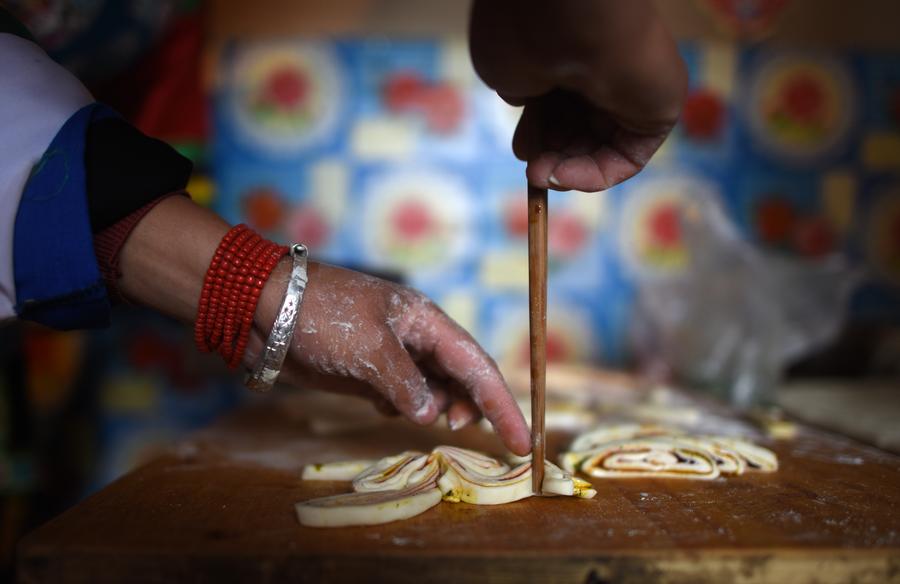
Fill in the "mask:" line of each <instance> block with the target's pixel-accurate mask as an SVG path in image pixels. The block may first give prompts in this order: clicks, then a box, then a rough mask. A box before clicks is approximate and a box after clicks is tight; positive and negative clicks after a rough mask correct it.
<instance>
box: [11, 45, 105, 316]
mask: <svg viewBox="0 0 900 584" xmlns="http://www.w3.org/2000/svg"><path fill="white" fill-rule="evenodd" d="M93 101H94V98H93V97H91V94H90V93H89V92H88V90H87V89H85V87H84V86H83V85H82V84H81V82H80V81H78V79H76V78H75V77H74V76H73V75H72V74H71V73H69V72H68V71H66V70H65V69H64V68H62V67H61V66H60V65H59V64H57V63H56V62H54V61H53V60H52V59H50V57H48V56H47V54H46V53H45V52H44V51H43V49H41V48H40V47H38V46H37V45H36V44H34V43H33V42H31V41H28V40H26V39H23V38H20V37H18V36H15V35H12V34H8V33H0V320H5V319H7V318H9V317H12V316H15V311H14V308H13V307H14V306H15V302H16V290H15V280H14V274H13V249H12V247H13V229H14V225H15V221H16V210H17V209H18V207H19V199H20V198H21V196H22V190H23V189H24V187H25V183H26V181H27V180H28V176H29V174H30V173H31V169H32V167H34V165H35V164H36V163H37V162H38V161H39V160H40V158H41V156H42V155H43V154H44V151H45V150H46V149H47V147H48V146H49V145H50V142H52V141H53V138H54V136H56V133H57V131H58V130H59V129H60V128H61V127H62V126H63V124H65V122H66V120H68V119H69V117H71V116H72V114H74V113H75V112H77V111H78V110H79V109H81V108H82V107H84V106H86V105H88V104H90V103H92V102H93Z"/></svg>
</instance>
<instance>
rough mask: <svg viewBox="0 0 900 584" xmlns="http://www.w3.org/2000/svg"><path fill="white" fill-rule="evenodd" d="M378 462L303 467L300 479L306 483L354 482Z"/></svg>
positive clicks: (361, 461)
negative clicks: (360, 474)
mask: <svg viewBox="0 0 900 584" xmlns="http://www.w3.org/2000/svg"><path fill="white" fill-rule="evenodd" d="M376 462H378V461H377V460H346V461H343V462H326V463H321V464H307V465H306V466H304V467H303V472H302V473H301V474H300V478H301V479H303V480H304V481H352V480H353V479H354V478H356V476H357V475H359V473H361V472H362V471H364V470H366V469H367V468H369V467H370V466H372V465H373V464H375V463H376Z"/></svg>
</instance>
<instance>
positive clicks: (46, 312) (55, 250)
mask: <svg viewBox="0 0 900 584" xmlns="http://www.w3.org/2000/svg"><path fill="white" fill-rule="evenodd" d="M114 116H117V114H116V113H115V112H114V111H113V110H111V109H109V108H108V107H106V106H103V105H101V104H99V103H93V104H91V105H88V106H85V107H83V108H81V109H80V110H78V111H77V112H75V114H73V115H72V117H70V118H69V119H68V120H67V121H66V123H65V124H64V125H63V127H62V128H60V130H59V132H58V133H57V134H56V137H55V138H54V139H53V142H51V143H50V146H49V147H48V148H47V150H46V151H45V152H44V155H43V156H42V157H41V160H40V161H39V162H38V163H37V165H35V167H34V169H33V170H32V173H31V176H30V177H29V179H28V182H27V183H26V185H25V190H24V192H23V193H22V200H21V202H20V203H19V209H18V212H17V214H16V223H15V233H13V272H14V277H15V282H16V307H15V308H16V312H17V313H18V315H19V317H20V318H22V319H25V320H32V321H35V322H38V323H41V324H43V325H46V326H49V327H52V328H55V329H63V330H68V329H76V328H100V327H104V326H108V325H109V311H110V303H109V299H108V297H107V294H106V287H105V286H104V283H103V279H102V277H101V275H100V270H99V268H98V266H97V258H96V256H95V254H94V242H93V236H92V232H91V222H90V218H89V215H88V202H87V193H86V190H87V189H86V174H85V157H84V154H85V142H86V137H87V129H88V126H89V125H90V124H91V122H93V121H95V120H99V119H103V118H107V117H114Z"/></svg>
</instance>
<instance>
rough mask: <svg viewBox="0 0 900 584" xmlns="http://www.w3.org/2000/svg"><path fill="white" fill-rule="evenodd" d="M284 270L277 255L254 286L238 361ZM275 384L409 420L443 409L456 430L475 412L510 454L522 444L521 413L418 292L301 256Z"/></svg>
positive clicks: (469, 341) (251, 352) (276, 303)
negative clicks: (255, 297)
mask: <svg viewBox="0 0 900 584" xmlns="http://www.w3.org/2000/svg"><path fill="white" fill-rule="evenodd" d="M288 275H289V264H288V262H287V261H285V262H282V264H281V265H280V266H279V268H278V269H277V271H276V273H275V274H273V276H272V278H271V279H270V280H269V282H270V284H269V285H267V286H266V288H265V289H264V291H263V296H262V298H261V300H260V302H261V306H260V309H259V310H258V311H257V316H258V322H259V325H260V326H258V327H257V332H256V334H254V337H255V338H252V339H251V342H250V344H249V345H248V349H247V354H246V357H245V362H246V363H247V364H248V365H251V364H254V363H256V360H257V358H258V354H259V352H260V350H261V348H262V346H263V339H264V336H263V332H265V334H266V335H267V334H268V330H269V328H270V327H271V323H272V322H273V321H274V318H275V313H276V312H277V310H278V309H279V307H280V304H281V295H282V293H283V290H284V286H285V285H286V282H287V279H288ZM279 380H280V381H281V382H286V383H288V384H291V385H296V386H302V387H312V388H322V389H328V390H330V391H337V392H341V393H350V394H356V395H361V396H364V397H367V398H369V399H371V400H372V401H373V402H375V404H376V406H377V407H378V408H379V410H381V411H382V412H385V413H396V412H397V411H399V412H400V413H402V414H403V415H404V416H406V417H407V418H409V419H410V420H412V421H414V422H416V423H419V424H430V423H432V422H434V421H435V419H436V418H437V417H438V415H440V413H441V412H446V413H447V419H448V422H449V423H450V426H451V428H460V427H462V426H464V425H467V424H469V423H471V422H473V421H475V420H477V419H478V418H479V417H480V416H481V415H482V414H483V415H484V416H486V417H487V419H488V420H490V421H491V423H492V424H493V425H494V428H495V429H496V430H497V432H498V433H499V435H500V437H501V438H502V439H503V441H504V443H505V444H506V446H507V447H508V448H509V449H510V450H512V451H513V452H515V453H517V454H526V453H528V452H529V451H530V449H531V448H530V437H529V431H528V427H527V425H526V424H525V420H524V418H523V417H522V413H521V412H520V411H519V408H518V406H517V405H516V402H515V400H514V399H513V398H512V396H511V395H510V393H509V390H508V389H507V386H506V383H505V382H504V380H503V377H502V376H501V374H500V372H499V371H498V370H497V366H496V364H495V363H494V361H493V360H492V359H491V358H490V357H489V356H488V355H487V354H486V353H485V352H484V351H483V350H482V349H481V347H479V346H478V344H477V343H476V342H475V340H474V339H473V338H472V337H471V336H470V335H469V334H468V333H467V332H466V331H465V330H463V329H462V328H461V327H460V326H459V325H458V324H456V323H455V322H454V321H453V320H452V319H450V318H449V317H448V316H447V315H446V314H444V312H443V311H441V309H440V308H438V307H437V306H436V305H435V304H434V303H432V302H431V301H430V300H429V299H428V298H426V297H425V296H423V295H422V294H421V293H419V292H417V291H415V290H412V289H410V288H406V287H403V286H398V285H395V284H392V283H390V282H386V281H384V280H380V279H378V278H373V277H371V276H366V275H364V274H360V273H357V272H352V271H349V270H344V269H341V268H336V267H334V266H329V265H327V264H320V263H317V262H310V266H309V285H308V287H307V289H306V292H305V293H304V297H303V303H302V304H301V307H300V315H299V318H298V322H297V326H296V329H295V331H294V344H293V346H292V347H291V350H290V353H289V354H288V359H287V362H286V363H285V366H284V367H283V369H282V374H281V376H280V377H279Z"/></svg>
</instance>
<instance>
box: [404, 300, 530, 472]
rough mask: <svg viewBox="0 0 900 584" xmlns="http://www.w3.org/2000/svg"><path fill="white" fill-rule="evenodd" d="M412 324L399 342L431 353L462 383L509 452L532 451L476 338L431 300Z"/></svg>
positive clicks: (494, 366)
mask: <svg viewBox="0 0 900 584" xmlns="http://www.w3.org/2000/svg"><path fill="white" fill-rule="evenodd" d="M418 310H421V311H422V312H421V313H420V314H417V315H414V318H415V324H413V326H411V327H410V329H409V330H408V331H407V334H406V335H405V337H406V338H402V337H401V339H400V340H401V341H402V342H403V343H404V344H406V345H408V346H410V347H412V348H413V349H415V350H416V351H417V352H419V353H420V354H421V355H423V356H430V357H431V358H432V359H433V361H434V363H436V364H437V365H438V366H439V367H440V368H441V369H442V370H443V372H444V373H445V374H446V375H447V376H448V377H450V378H452V379H454V380H456V381H457V382H458V383H459V384H461V385H462V386H463V387H464V388H465V389H466V391H467V392H468V394H469V395H470V396H471V397H472V401H473V402H475V405H477V406H478V409H480V410H481V412H482V413H483V414H484V417H485V418H487V419H488V420H489V421H490V422H491V424H492V425H493V426H494V430H495V431H496V432H497V434H499V435H500V438H501V439H502V440H503V443H504V444H506V447H507V448H509V449H510V450H511V451H512V452H514V453H516V454H519V455H525V454H528V453H529V452H530V451H531V436H530V432H529V429H528V425H527V424H526V423H525V418H524V417H523V416H522V412H521V411H520V410H519V406H518V404H516V400H515V399H514V398H513V396H512V394H511V393H510V391H509V388H508V387H507V385H506V381H504V379H503V376H502V375H501V374H500V370H499V369H497V364H496V363H495V362H494V360H493V359H491V357H490V356H489V355H488V354H487V353H485V352H484V349H482V348H481V347H480V346H479V345H478V343H477V342H476V341H475V339H473V338H472V336H471V335H470V334H469V333H467V332H466V331H465V330H464V329H463V328H462V327H461V326H459V325H458V324H457V323H456V322H454V321H453V320H452V319H451V318H450V317H449V316H447V315H446V314H444V312H443V311H442V310H441V309H440V308H438V307H437V306H435V305H434V304H432V303H430V302H429V303H427V304H423V305H421V307H420V308H418Z"/></svg>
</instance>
